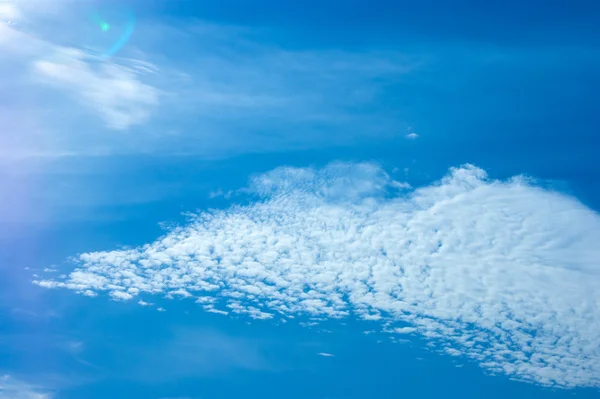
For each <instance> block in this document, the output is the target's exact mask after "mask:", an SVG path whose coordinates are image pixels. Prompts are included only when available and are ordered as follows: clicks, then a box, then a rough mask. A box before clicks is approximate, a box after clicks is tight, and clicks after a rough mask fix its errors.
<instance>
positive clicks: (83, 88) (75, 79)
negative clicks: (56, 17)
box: [33, 47, 159, 130]
mask: <svg viewBox="0 0 600 399" xmlns="http://www.w3.org/2000/svg"><path fill="white" fill-rule="evenodd" d="M93 63H94V58H93V57H90V56H89V55H86V54H85V53H84V52H82V51H80V50H76V49H70V48H60V47H59V48H56V49H55V54H54V55H53V56H52V57H50V58H48V59H40V60H36V61H34V63H33V70H34V73H35V74H36V77H37V79H38V80H39V81H40V82H42V83H45V84H48V85H51V86H53V87H56V88H57V89H60V90H63V91H67V92H69V93H71V94H72V95H73V96H75V98H76V99H78V100H80V101H81V102H82V103H83V104H85V105H86V106H87V107H89V108H90V109H92V110H95V111H96V112H98V113H100V115H101V116H102V117H103V119H104V120H105V122H106V124H107V126H108V127H109V128H111V129H118V130H123V129H127V128H129V127H130V126H133V125H138V124H142V123H144V122H146V121H147V120H148V118H149V117H150V111H151V110H152V109H153V108H154V107H155V106H157V105H158V98H159V96H158V94H159V92H158V90H157V89H155V88H154V87H152V86H150V85H148V84H145V83H142V82H141V81H140V78H139V75H140V73H139V71H136V70H135V69H133V68H130V67H126V66H124V65H120V64H117V63H115V62H107V61H100V60H96V62H95V63H96V64H97V65H94V64H93Z"/></svg>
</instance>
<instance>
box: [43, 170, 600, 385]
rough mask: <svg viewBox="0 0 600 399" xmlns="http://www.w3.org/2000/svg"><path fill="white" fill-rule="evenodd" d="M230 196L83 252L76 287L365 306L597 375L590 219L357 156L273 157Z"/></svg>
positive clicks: (472, 181) (301, 308)
mask: <svg viewBox="0 0 600 399" xmlns="http://www.w3.org/2000/svg"><path fill="white" fill-rule="evenodd" d="M246 192H247V193H248V194H250V195H254V196H255V197H256V201H254V202H253V203H251V204H250V205H246V206H232V207H231V208H229V209H226V210H220V211H218V210H217V211H210V212H205V213H201V214H199V215H196V216H195V217H194V218H193V219H192V220H191V221H190V223H189V224H188V225H187V226H184V227H179V228H176V229H174V230H172V231H171V232H170V233H168V234H167V235H165V236H164V237H161V238H159V239H158V240H156V241H155V242H153V243H150V244H147V245H144V246H141V247H139V248H135V249H123V250H114V251H106V252H94V253H84V254H81V255H80V256H79V257H78V260H77V262H78V265H77V268H76V270H74V271H73V272H72V273H70V274H69V275H68V276H67V278H65V279H64V280H46V281H37V283H38V284H39V285H41V286H43V287H48V288H55V287H64V288H68V289H71V290H74V291H77V292H80V293H84V294H85V293H88V294H89V293H90V292H91V293H96V292H108V293H109V294H110V295H111V296H112V297H113V298H118V299H126V298H129V297H131V298H133V297H136V296H138V295H149V294H155V295H166V296H168V297H169V296H171V297H172V296H173V295H179V296H181V294H182V292H185V293H187V294H189V295H185V296H193V297H197V298H205V297H212V298H216V299H215V300H206V299H199V300H198V302H199V303H201V304H204V306H206V307H207V308H208V309H209V311H215V310H217V309H218V308H219V307H220V306H221V307H222V306H223V305H224V306H225V308H226V309H227V310H228V311H229V312H231V313H238V314H239V313H242V314H247V315H249V316H250V317H254V318H268V317H273V315H275V314H277V313H278V314H280V315H282V316H284V317H285V316H290V317H291V316H294V315H297V314H305V315H309V316H312V317H320V318H323V317H329V318H343V317H347V316H352V317H359V318H362V319H365V320H379V321H378V323H381V326H382V330H384V331H386V332H390V333H399V334H409V333H415V334H420V335H421V336H422V337H424V338H425V339H429V340H431V343H432V345H433V344H434V345H437V347H438V348H440V350H445V351H446V352H447V353H448V354H450V355H453V356H457V355H461V356H465V357H468V358H470V359H472V360H474V361H476V362H478V363H479V364H480V365H481V366H482V367H483V368H484V369H486V370H488V371H491V372H500V373H504V374H506V375H509V376H511V377H512V378H515V379H520V380H524V381H530V382H536V383H539V384H543V385H552V386H562V387H574V386H600V377H599V376H600V338H599V336H598V331H600V291H599V290H598V289H597V288H598V287H599V286H600V267H599V264H598V262H599V261H598V259H600V249H599V247H598V246H597V243H598V242H600V217H599V216H598V214H597V213H595V212H593V211H592V210H590V209H588V208H586V207H585V206H584V205H582V204H581V203H579V202H578V201H577V200H575V199H573V198H570V197H567V196H565V195H562V194H560V193H557V192H552V191H548V190H546V189H543V188H540V187H537V186H536V185H535V184H534V183H533V182H531V181H529V180H527V179H525V178H520V177H519V178H513V179H510V180H507V181H497V180H492V179H489V178H488V177H487V175H486V173H485V172H484V171H483V170H481V169H479V168H477V167H474V166H471V165H465V166H462V167H460V168H452V169H451V170H450V172H449V174H448V175H447V176H445V177H444V178H443V179H442V180H441V181H439V182H436V183H434V184H431V185H429V186H426V187H421V188H417V189H414V190H411V191H407V189H406V186H405V185H403V184H400V183H398V182H394V181H393V180H392V179H391V178H390V177H389V176H388V175H387V174H386V173H385V172H384V171H383V170H381V169H380V168H379V167H377V166H376V165H371V164H341V163H337V164H332V165H329V166H328V167H326V168H324V169H322V170H314V169H310V168H306V169H298V168H279V169H276V170H274V171H272V172H269V173H267V174H264V175H260V176H256V177H254V178H253V179H252V181H251V183H250V185H249V188H248V189H246Z"/></svg>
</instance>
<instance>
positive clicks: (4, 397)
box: [0, 375, 52, 399]
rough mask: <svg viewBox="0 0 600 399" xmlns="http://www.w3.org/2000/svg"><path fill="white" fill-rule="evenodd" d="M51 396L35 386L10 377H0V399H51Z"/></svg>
mask: <svg viewBox="0 0 600 399" xmlns="http://www.w3.org/2000/svg"><path fill="white" fill-rule="evenodd" d="M51 398H52V395H51V394H50V392H47V391H46V390H44V389H41V388H39V387H37V386H35V385H31V384H28V383H26V382H24V381H21V380H18V379H16V378H14V377H12V376H10V375H3V376H0V399H51Z"/></svg>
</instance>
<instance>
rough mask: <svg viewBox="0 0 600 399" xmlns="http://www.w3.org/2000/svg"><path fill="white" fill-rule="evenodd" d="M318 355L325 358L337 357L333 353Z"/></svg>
mask: <svg viewBox="0 0 600 399" xmlns="http://www.w3.org/2000/svg"><path fill="white" fill-rule="evenodd" d="M317 355H319V356H323V357H334V356H335V355H333V354H331V353H327V352H319V353H317Z"/></svg>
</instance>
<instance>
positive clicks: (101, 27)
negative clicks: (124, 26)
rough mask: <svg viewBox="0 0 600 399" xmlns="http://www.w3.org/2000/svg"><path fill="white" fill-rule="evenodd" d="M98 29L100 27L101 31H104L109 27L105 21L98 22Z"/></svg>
mask: <svg viewBox="0 0 600 399" xmlns="http://www.w3.org/2000/svg"><path fill="white" fill-rule="evenodd" d="M100 29H102V32H106V31H107V30H109V29H110V25H109V24H108V23H107V22H102V23H101V24H100Z"/></svg>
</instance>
